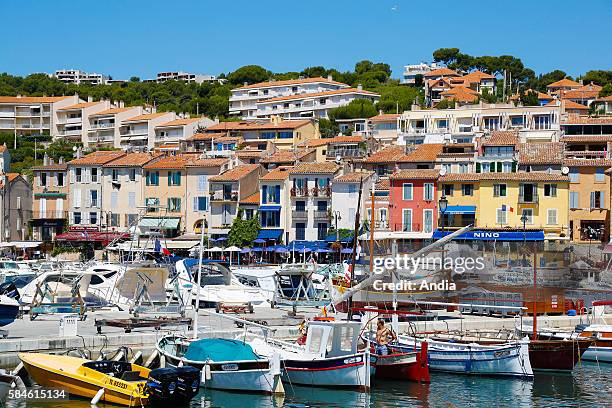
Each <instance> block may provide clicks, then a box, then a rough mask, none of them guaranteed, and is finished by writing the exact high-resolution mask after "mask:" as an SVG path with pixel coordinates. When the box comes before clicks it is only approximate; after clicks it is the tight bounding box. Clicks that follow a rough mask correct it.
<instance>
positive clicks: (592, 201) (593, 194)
mask: <svg viewBox="0 0 612 408" xmlns="http://www.w3.org/2000/svg"><path fill="white" fill-rule="evenodd" d="M591 208H595V192H594V191H591Z"/></svg>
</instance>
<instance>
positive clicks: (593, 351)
mask: <svg viewBox="0 0 612 408" xmlns="http://www.w3.org/2000/svg"><path fill="white" fill-rule="evenodd" d="M582 359H583V360H588V361H596V362H599V363H612V347H598V346H591V347H589V348H588V349H587V351H585V352H584V354H583V355H582Z"/></svg>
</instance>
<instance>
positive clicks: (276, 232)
mask: <svg viewBox="0 0 612 408" xmlns="http://www.w3.org/2000/svg"><path fill="white" fill-rule="evenodd" d="M281 235H283V230H282V229H262V230H259V234H258V235H257V239H273V240H277V239H279V238H280V236H281Z"/></svg>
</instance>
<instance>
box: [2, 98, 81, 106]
mask: <svg viewBox="0 0 612 408" xmlns="http://www.w3.org/2000/svg"><path fill="white" fill-rule="evenodd" d="M66 98H71V97H70V96H0V103H15V104H20V103H54V102H59V101H61V100H64V99H66Z"/></svg>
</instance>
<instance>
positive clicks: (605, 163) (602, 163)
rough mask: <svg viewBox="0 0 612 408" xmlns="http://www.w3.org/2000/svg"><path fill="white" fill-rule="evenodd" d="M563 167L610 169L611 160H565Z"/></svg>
mask: <svg viewBox="0 0 612 408" xmlns="http://www.w3.org/2000/svg"><path fill="white" fill-rule="evenodd" d="M563 165H564V166H568V167H610V166H612V159H565V160H563Z"/></svg>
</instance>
